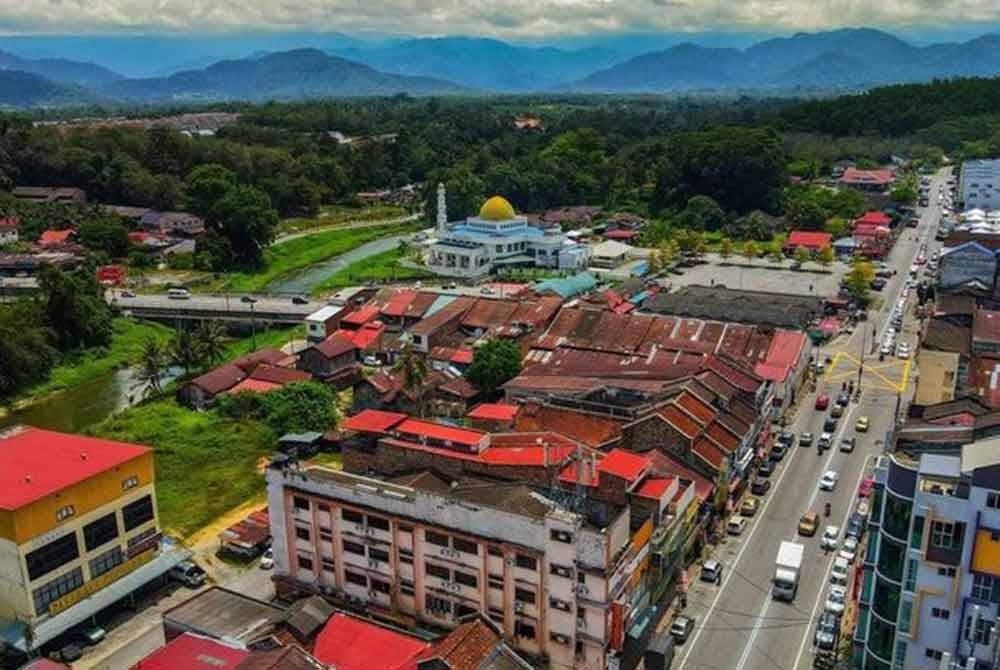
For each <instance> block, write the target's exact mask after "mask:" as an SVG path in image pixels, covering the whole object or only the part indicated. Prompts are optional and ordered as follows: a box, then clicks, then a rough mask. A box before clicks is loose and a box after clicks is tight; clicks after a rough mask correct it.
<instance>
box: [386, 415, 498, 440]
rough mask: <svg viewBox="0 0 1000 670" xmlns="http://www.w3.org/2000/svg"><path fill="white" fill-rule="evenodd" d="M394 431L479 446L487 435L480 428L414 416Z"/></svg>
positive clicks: (397, 426)
mask: <svg viewBox="0 0 1000 670" xmlns="http://www.w3.org/2000/svg"><path fill="white" fill-rule="evenodd" d="M394 432H397V433H399V434H401V435H406V436H415V437H418V438H425V439H432V440H442V441H445V442H453V443H455V444H463V445H466V446H470V447H474V446H478V445H479V444H480V443H481V442H482V441H483V438H484V437H485V436H486V433H484V432H482V431H479V430H471V429H469V428H456V427H454V426H446V425H444V424H442V423H434V422H432V421H423V420H422V419H414V418H412V417H410V418H407V419H406V420H404V421H403V422H402V423H399V424H397V425H396V427H395V429H394Z"/></svg>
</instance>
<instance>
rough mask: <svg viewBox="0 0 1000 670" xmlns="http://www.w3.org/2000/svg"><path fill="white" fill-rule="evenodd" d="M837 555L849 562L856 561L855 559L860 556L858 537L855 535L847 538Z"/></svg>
mask: <svg viewBox="0 0 1000 670" xmlns="http://www.w3.org/2000/svg"><path fill="white" fill-rule="evenodd" d="M837 556H839V557H840V558H842V559H844V560H845V561H847V562H848V563H854V559H855V558H857V557H858V540H857V538H853V537H848V538H845V539H844V544H842V545H841V546H840V551H838V552H837Z"/></svg>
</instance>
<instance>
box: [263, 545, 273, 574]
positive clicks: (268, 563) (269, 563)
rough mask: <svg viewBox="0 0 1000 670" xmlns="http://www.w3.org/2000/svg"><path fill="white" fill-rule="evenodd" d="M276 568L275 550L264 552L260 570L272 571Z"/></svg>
mask: <svg viewBox="0 0 1000 670" xmlns="http://www.w3.org/2000/svg"><path fill="white" fill-rule="evenodd" d="M273 567H274V550H273V549H268V550H267V551H265V552H264V555H263V556H261V557H260V569H261V570H270V569H271V568H273Z"/></svg>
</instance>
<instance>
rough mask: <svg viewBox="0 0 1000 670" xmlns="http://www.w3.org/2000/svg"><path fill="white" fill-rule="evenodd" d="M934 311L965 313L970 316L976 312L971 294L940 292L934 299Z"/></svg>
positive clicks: (939, 312)
mask: <svg viewBox="0 0 1000 670" xmlns="http://www.w3.org/2000/svg"><path fill="white" fill-rule="evenodd" d="M934 311H935V312H937V313H938V314H965V315H968V316H972V315H973V314H975V313H976V299H975V298H974V297H973V296H971V295H957V294H951V293H942V294H941V295H939V296H938V297H937V299H936V302H935V305H934Z"/></svg>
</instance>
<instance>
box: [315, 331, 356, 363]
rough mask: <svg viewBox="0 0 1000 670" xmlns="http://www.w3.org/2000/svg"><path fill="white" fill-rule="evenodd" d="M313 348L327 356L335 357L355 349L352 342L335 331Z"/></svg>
mask: <svg viewBox="0 0 1000 670" xmlns="http://www.w3.org/2000/svg"><path fill="white" fill-rule="evenodd" d="M313 348H314V349H316V351H318V352H319V353H321V354H323V355H324V356H326V357H327V358H337V357H338V356H342V355H344V354H346V353H348V352H351V351H354V350H355V349H357V347H356V346H355V344H354V342H352V341H351V340H349V339H347V338H346V337H344V336H343V335H338V334H337V333H334V334H333V335H331V336H329V337H328V338H326V339H325V340H323V341H322V342H320V343H319V344H317V345H315V346H314V347H313Z"/></svg>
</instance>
